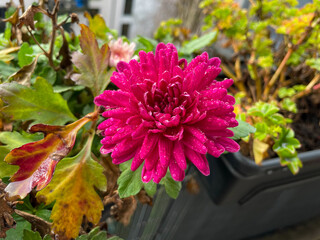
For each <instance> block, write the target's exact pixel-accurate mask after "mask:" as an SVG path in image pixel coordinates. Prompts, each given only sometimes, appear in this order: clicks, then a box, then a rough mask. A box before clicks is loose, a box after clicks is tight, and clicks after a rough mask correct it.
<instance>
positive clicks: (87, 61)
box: [71, 24, 113, 96]
mask: <svg viewBox="0 0 320 240" xmlns="http://www.w3.org/2000/svg"><path fill="white" fill-rule="evenodd" d="M80 26H81V36H80V38H79V39H80V46H81V49H82V51H83V54H81V53H79V52H74V53H73V54H72V62H73V63H74V65H75V66H76V67H77V68H78V69H79V71H80V74H73V75H72V77H71V79H72V80H73V81H75V82H76V83H77V84H79V85H83V86H86V87H88V88H90V89H91V91H92V94H93V95H94V96H97V95H99V94H101V93H102V92H103V91H104V90H105V88H106V87H107V85H108V84H109V82H110V76H111V74H112V72H113V70H110V71H108V65H109V58H110V51H109V47H108V45H107V44H104V45H103V46H102V47H101V48H99V46H98V42H97V40H96V36H95V34H94V33H93V32H92V31H91V30H90V29H89V28H88V27H87V26H85V25H83V24H80Z"/></svg>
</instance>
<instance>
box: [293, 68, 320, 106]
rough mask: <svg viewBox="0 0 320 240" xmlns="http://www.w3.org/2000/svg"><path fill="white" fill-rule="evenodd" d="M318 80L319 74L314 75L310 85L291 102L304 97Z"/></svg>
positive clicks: (319, 78)
mask: <svg viewBox="0 0 320 240" xmlns="http://www.w3.org/2000/svg"><path fill="white" fill-rule="evenodd" d="M319 80H320V73H318V74H316V75H315V76H314V78H313V79H312V80H311V81H310V83H309V84H308V85H307V87H306V89H305V90H303V91H302V92H300V93H298V94H297V95H295V96H294V97H293V100H297V99H299V98H301V97H304V96H306V95H308V94H310V93H311V92H312V88H313V87H314V85H316V84H317V83H318V82H319Z"/></svg>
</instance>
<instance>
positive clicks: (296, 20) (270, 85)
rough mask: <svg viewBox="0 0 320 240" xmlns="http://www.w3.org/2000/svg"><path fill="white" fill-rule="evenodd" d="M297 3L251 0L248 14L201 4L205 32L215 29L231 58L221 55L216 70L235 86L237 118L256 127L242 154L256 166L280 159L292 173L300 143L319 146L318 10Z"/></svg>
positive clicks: (225, 4) (221, 4)
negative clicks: (268, 159)
mask: <svg viewBox="0 0 320 240" xmlns="http://www.w3.org/2000/svg"><path fill="white" fill-rule="evenodd" d="M297 5H298V1H291V0H288V1H279V2H277V3H276V2H274V1H250V7H249V8H248V9H246V8H241V7H240V6H239V4H237V3H236V2H235V1H232V0H230V1H215V0H212V1H211V0H208V1H202V2H201V4H200V7H201V8H203V11H204V14H205V20H204V21H205V25H204V29H205V30H208V29H214V31H218V32H219V37H218V39H219V43H220V47H222V48H224V49H228V50H230V51H229V53H232V57H230V58H228V57H225V56H221V57H222V59H224V61H223V63H222V65H221V68H222V70H223V72H224V74H226V75H227V76H228V77H230V78H232V79H234V80H235V84H234V86H235V88H234V92H235V96H236V98H237V100H238V101H237V103H238V104H237V113H238V118H239V119H242V120H245V121H247V122H250V123H252V124H253V126H255V127H256V129H257V131H256V132H255V133H254V134H252V135H251V136H250V137H248V138H246V139H243V142H242V146H243V147H242V148H241V149H242V152H243V153H245V155H247V156H251V157H252V158H254V160H255V162H256V163H257V164H261V162H262V161H263V160H264V159H266V158H272V157H275V156H279V158H280V162H281V165H286V166H288V167H289V169H290V171H291V172H292V173H293V174H296V173H297V172H298V171H299V168H300V167H301V166H302V162H301V160H300V159H299V157H298V154H297V151H298V149H300V147H301V144H302V150H303V151H306V150H313V149H316V148H318V147H319V139H318V136H319V134H318V133H317V131H318V128H317V127H316V125H315V123H316V121H318V119H319V116H318V113H317V112H314V109H315V108H317V106H318V102H316V101H313V102H312V100H311V99H315V96H316V94H319V92H318V89H319V87H318V86H319V85H318V84H319V79H320V74H319V70H320V69H319V64H318V63H319V59H318V52H319V40H318V39H319V21H320V20H319V17H320V16H319V9H320V8H319V7H320V6H319V3H318V2H317V1H314V2H313V3H308V4H306V5H305V6H303V7H301V8H298V6H297ZM305 102H308V103H310V106H308V107H307V109H305V108H306V106H305V107H303V105H305V104H303V103H305ZM303 108H304V109H303ZM299 111H304V112H305V114H302V113H299ZM306 111H307V112H306ZM299 118H300V119H299ZM304 118H306V119H304ZM302 129H303V130H302ZM308 129H310V131H309V130H308ZM306 131H307V132H308V136H306V135H305V134H304V133H303V132H306ZM295 132H296V134H295ZM297 134H300V135H298V136H296V135H297Z"/></svg>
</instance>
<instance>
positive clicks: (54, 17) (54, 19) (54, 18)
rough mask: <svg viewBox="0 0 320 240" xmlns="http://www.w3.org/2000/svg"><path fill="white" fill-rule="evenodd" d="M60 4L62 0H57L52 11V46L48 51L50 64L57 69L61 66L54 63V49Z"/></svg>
mask: <svg viewBox="0 0 320 240" xmlns="http://www.w3.org/2000/svg"><path fill="white" fill-rule="evenodd" d="M59 4H60V1H59V0H57V1H56V2H55V5H54V7H53V10H52V12H51V13H50V18H51V21H52V35H51V42H50V48H49V52H48V60H49V64H50V66H52V67H53V69H54V70H55V71H58V70H59V67H56V66H55V65H54V63H53V51H54V42H55V40H56V31H57V16H58V10H59Z"/></svg>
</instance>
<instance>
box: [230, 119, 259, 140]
mask: <svg viewBox="0 0 320 240" xmlns="http://www.w3.org/2000/svg"><path fill="white" fill-rule="evenodd" d="M237 121H238V123H239V125H238V126H237V127H234V128H230V130H231V131H233V133H234V136H233V137H232V139H240V138H245V137H247V136H248V135H249V134H250V133H254V132H255V131H256V129H255V128H254V127H253V126H251V125H250V124H249V123H247V122H244V121H242V120H237Z"/></svg>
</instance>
